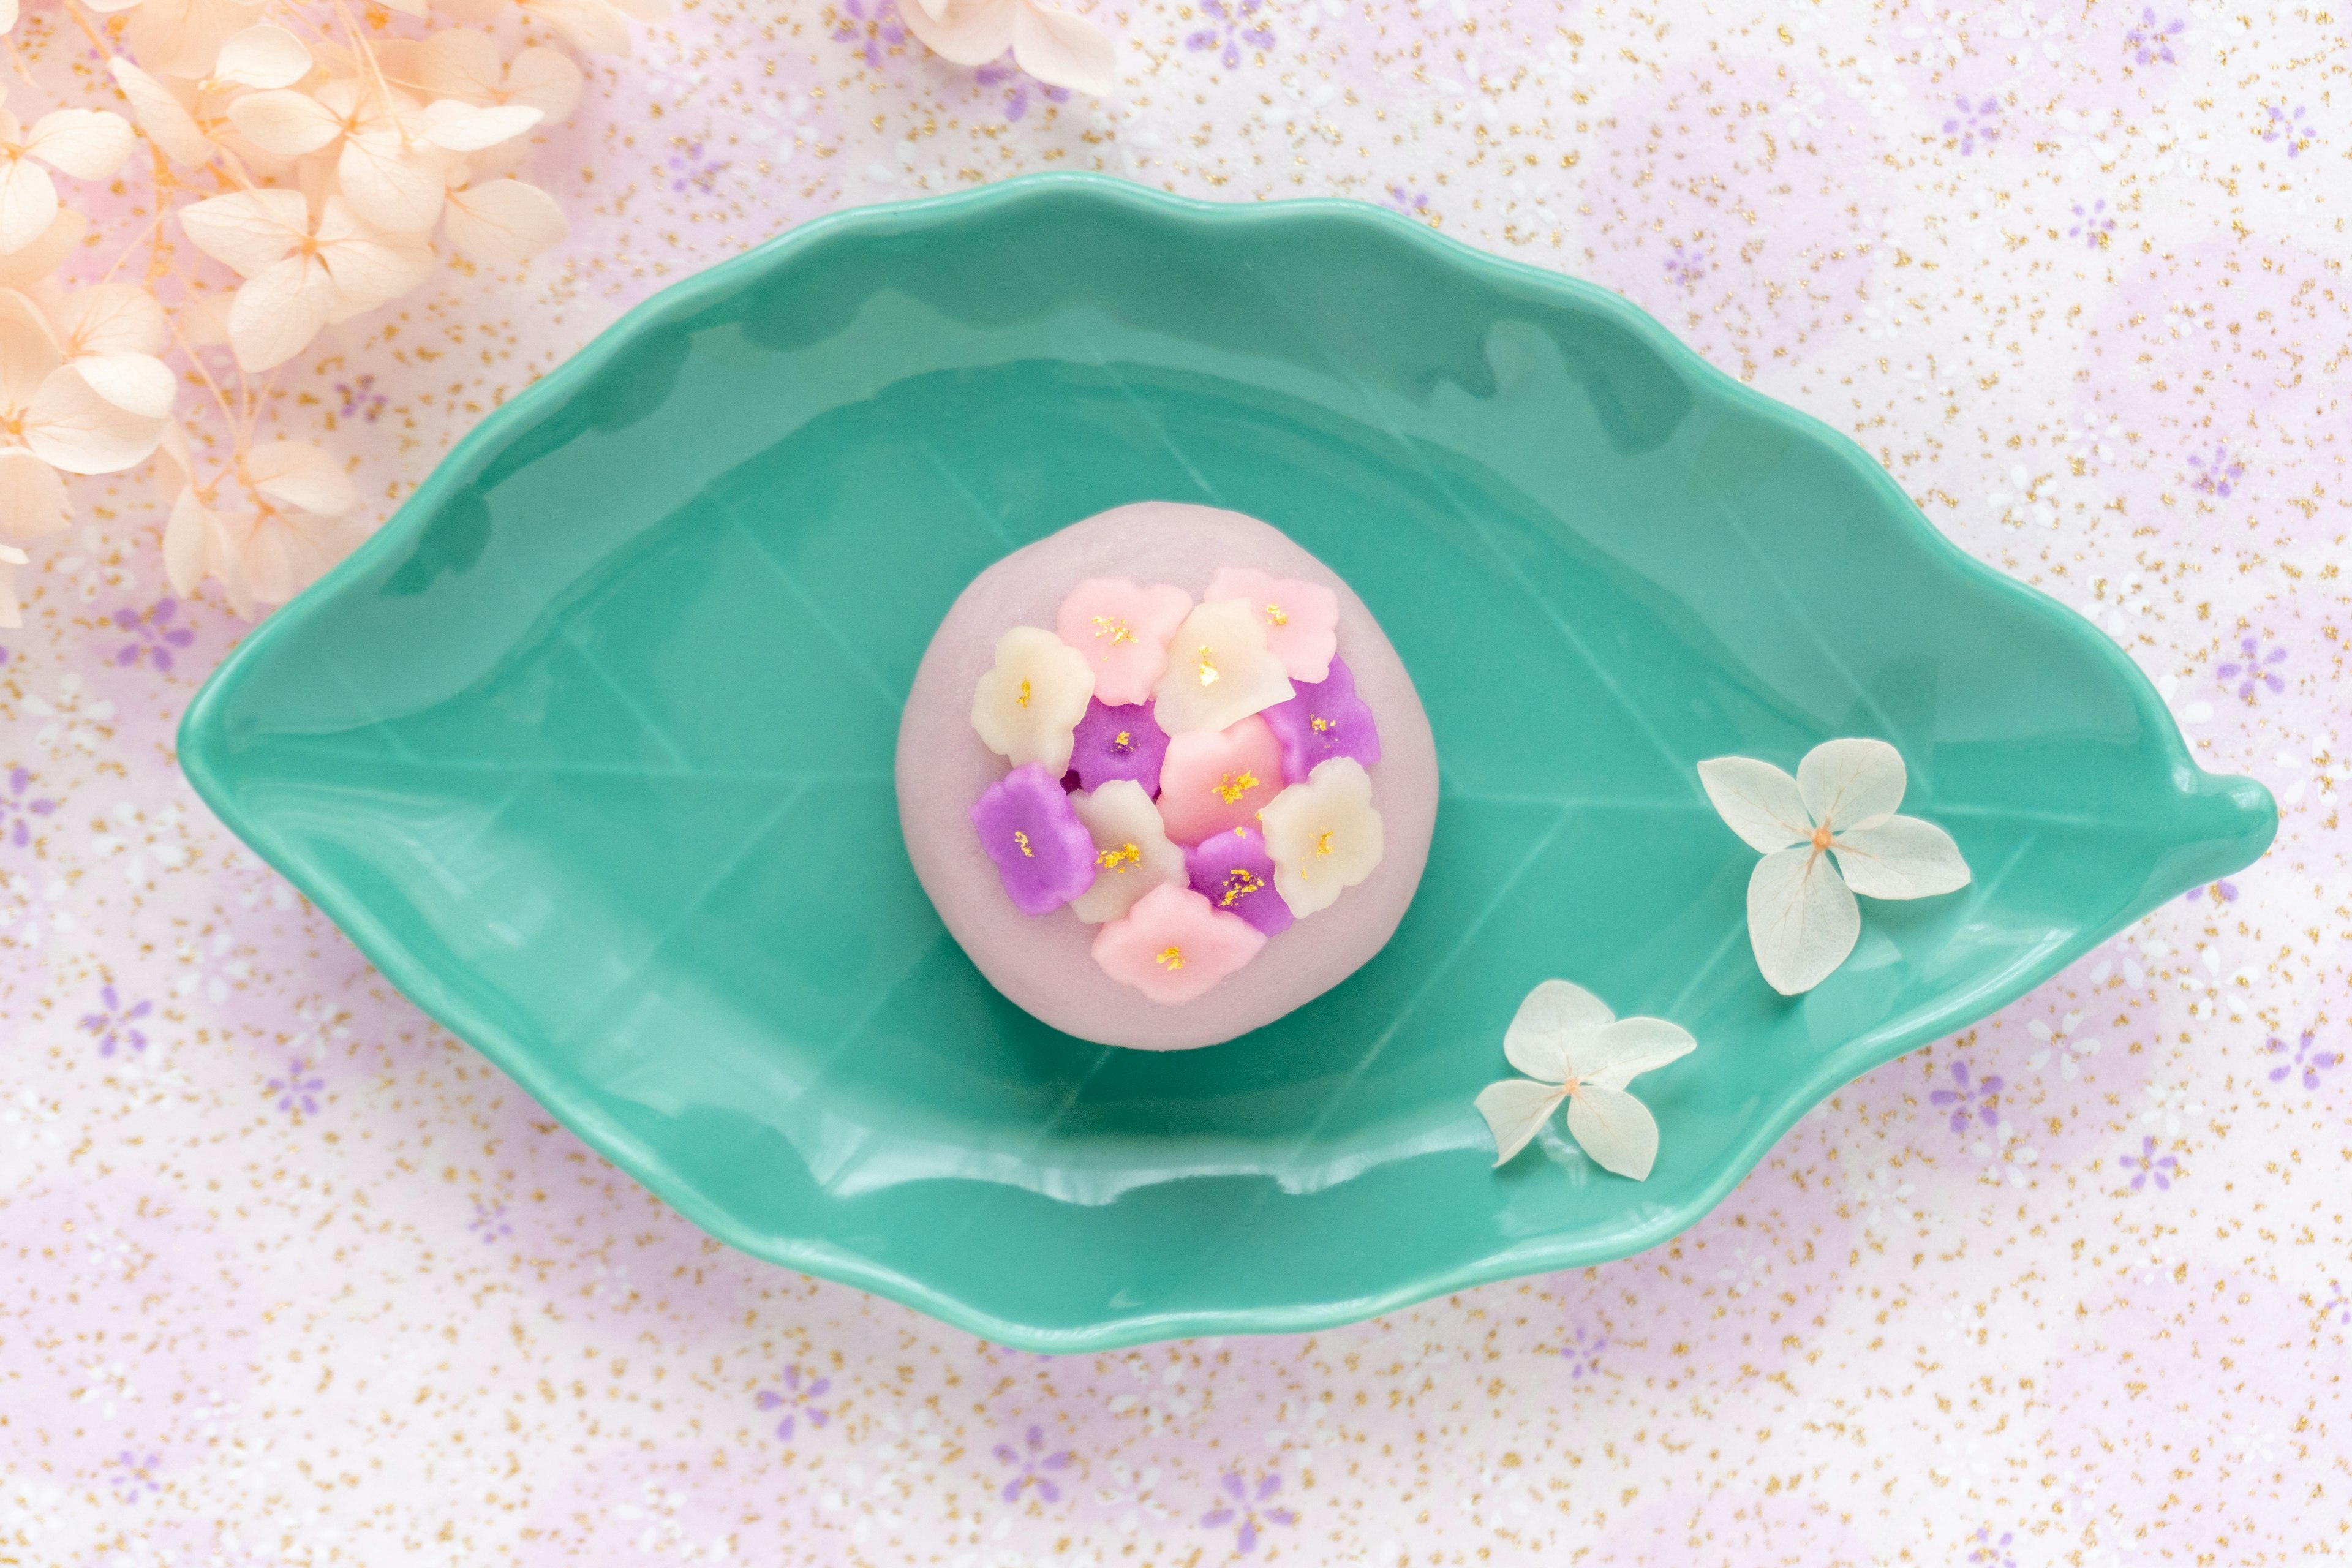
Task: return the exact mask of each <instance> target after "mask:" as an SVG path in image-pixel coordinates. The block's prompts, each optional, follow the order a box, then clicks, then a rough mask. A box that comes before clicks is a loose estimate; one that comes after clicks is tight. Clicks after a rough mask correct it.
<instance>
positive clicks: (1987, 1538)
mask: <svg viewBox="0 0 2352 1568" xmlns="http://www.w3.org/2000/svg"><path fill="white" fill-rule="evenodd" d="M2016 1539H2017V1532H2016V1531H2013V1530H2004V1531H2001V1532H2000V1540H1998V1541H1995V1540H1994V1539H1993V1535H1992V1526H1990V1525H1989V1524H1988V1525H1983V1526H1980V1527H1979V1529H1978V1531H1977V1535H1976V1545H1975V1547H1974V1548H1972V1549H1971V1550H1970V1551H1969V1563H1970V1564H1972V1565H1981V1568H2017V1558H2016V1557H2015V1556H2014V1555H2012V1554H2011V1552H2010V1550H2009V1543H2010V1542H2012V1541H2014V1540H2016Z"/></svg>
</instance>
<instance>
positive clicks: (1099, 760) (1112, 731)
mask: <svg viewBox="0 0 2352 1568" xmlns="http://www.w3.org/2000/svg"><path fill="white" fill-rule="evenodd" d="M1167 760H1168V732H1167V731H1164V730H1162V729H1161V728H1160V726H1159V725H1158V724H1157V723H1155V722H1154V721H1153V720H1152V717H1151V704H1150V703H1149V702H1138V703H1135V704H1133V705H1131V706H1129V707H1126V708H1108V707H1105V706H1104V705H1103V704H1102V703H1100V702H1097V701H1095V700H1092V699H1091V698H1090V699H1088V700H1087V716H1086V717H1085V718H1083V719H1081V720H1079V721H1078V727H1077V730H1076V732H1074V733H1073V734H1072V736H1071V737H1070V771H1071V772H1072V773H1076V774H1077V775H1078V787H1079V788H1080V789H1100V788H1102V786H1103V785H1105V784H1108V783H1110V782H1111V781H1112V780H1113V779H1133V780H1134V781H1135V782H1136V783H1137V784H1141V785H1142V786H1143V793H1144V794H1146V795H1151V796H1153V797H1154V798H1157V797H1158V795H1159V794H1160V763H1164V762H1166V761H1167Z"/></svg>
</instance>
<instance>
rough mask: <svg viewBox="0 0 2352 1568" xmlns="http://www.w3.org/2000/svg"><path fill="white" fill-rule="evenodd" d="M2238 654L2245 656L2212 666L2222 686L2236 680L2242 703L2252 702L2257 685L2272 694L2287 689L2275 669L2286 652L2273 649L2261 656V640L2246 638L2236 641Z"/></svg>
mask: <svg viewBox="0 0 2352 1568" xmlns="http://www.w3.org/2000/svg"><path fill="white" fill-rule="evenodd" d="M2238 651H2239V653H2240V654H2242V655H2243V656H2244V657H2243V658H2233V659H2230V660H2228V661H2227V662H2225V663H2222V664H2217V665H2215V666H2214V667H2213V673H2214V674H2215V675H2216V676H2218V677H2220V678H2221V684H2222V685H2224V686H2227V685H2229V684H2230V682H2231V681H2233V680H2234V681H2236V682H2237V683H2238V696H2239V698H2240V699H2241V700H2244V701H2252V700H2253V695H2254V688H2256V687H2257V686H2267V687H2269V688H2270V689H2272V690H2273V691H2274V692H2276V691H2284V690H2285V689H2286V682H2285V681H2284V680H2281V679H2279V673H2278V670H2277V668H2275V667H2276V666H2278V665H2280V664H2283V663H2284V662H2285V660H2286V649H2284V648H2283V647H2276V646H2273V647H2272V648H2271V651H2270V652H2268V653H2264V652H2263V645H2262V639H2261V638H2259V637H2252V636H2248V637H2240V638H2239V639H2238Z"/></svg>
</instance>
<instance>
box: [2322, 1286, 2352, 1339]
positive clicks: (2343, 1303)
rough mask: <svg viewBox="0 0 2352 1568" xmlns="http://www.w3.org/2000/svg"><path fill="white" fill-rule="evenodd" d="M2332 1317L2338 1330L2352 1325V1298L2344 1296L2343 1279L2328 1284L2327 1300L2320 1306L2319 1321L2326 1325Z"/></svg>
mask: <svg viewBox="0 0 2352 1568" xmlns="http://www.w3.org/2000/svg"><path fill="white" fill-rule="evenodd" d="M2330 1317H2333V1318H2334V1319H2335V1320H2336V1327H2338V1328H2342V1327H2344V1326H2345V1325H2346V1324H2352V1296H2347V1295H2346V1294H2344V1282H2343V1281H2342V1280H2341V1279H2330V1280H2329V1281H2328V1282H2327V1300H2325V1301H2322V1302H2321V1303H2320V1304H2319V1321H2321V1322H2323V1323H2324V1322H2326V1321H2327V1320H2328V1319H2329V1318H2330Z"/></svg>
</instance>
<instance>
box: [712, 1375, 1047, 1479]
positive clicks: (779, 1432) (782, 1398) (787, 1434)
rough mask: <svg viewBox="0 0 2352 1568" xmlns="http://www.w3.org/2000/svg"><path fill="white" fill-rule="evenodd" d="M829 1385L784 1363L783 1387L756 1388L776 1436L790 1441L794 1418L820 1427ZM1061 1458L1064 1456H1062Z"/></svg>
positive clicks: (825, 1415) (827, 1416) (827, 1417)
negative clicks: (771, 1413)
mask: <svg viewBox="0 0 2352 1568" xmlns="http://www.w3.org/2000/svg"><path fill="white" fill-rule="evenodd" d="M832 1387H833V1379H831V1378H829V1377H806V1378H804V1377H803V1376H802V1375H801V1369H800V1368H799V1367H797V1366H788V1367H786V1368H784V1386H783V1387H782V1389H774V1388H763V1389H761V1390H760V1397H759V1405H760V1408H761V1409H762V1410H775V1409H778V1408H781V1409H782V1411H783V1413H784V1418H783V1419H782V1420H781V1421H779V1422H777V1423H776V1436H779V1437H782V1439H783V1440H784V1441H785V1442H787V1443H789V1442H791V1441H792V1440H793V1422H794V1421H795V1420H800V1419H803V1418H805V1419H806V1420H807V1422H808V1424H809V1425H810V1426H824V1424H825V1423H826V1422H827V1421H830V1420H832V1419H833V1417H832V1415H830V1414H828V1413H827V1412H825V1411H824V1410H823V1409H820V1408H819V1407H818V1405H817V1404H816V1401H818V1400H820V1399H822V1398H824V1395H825V1394H826V1391H828V1390H829V1389H831V1388H832ZM1063 1457H1064V1458H1068V1456H1066V1455H1065V1456H1063Z"/></svg>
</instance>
